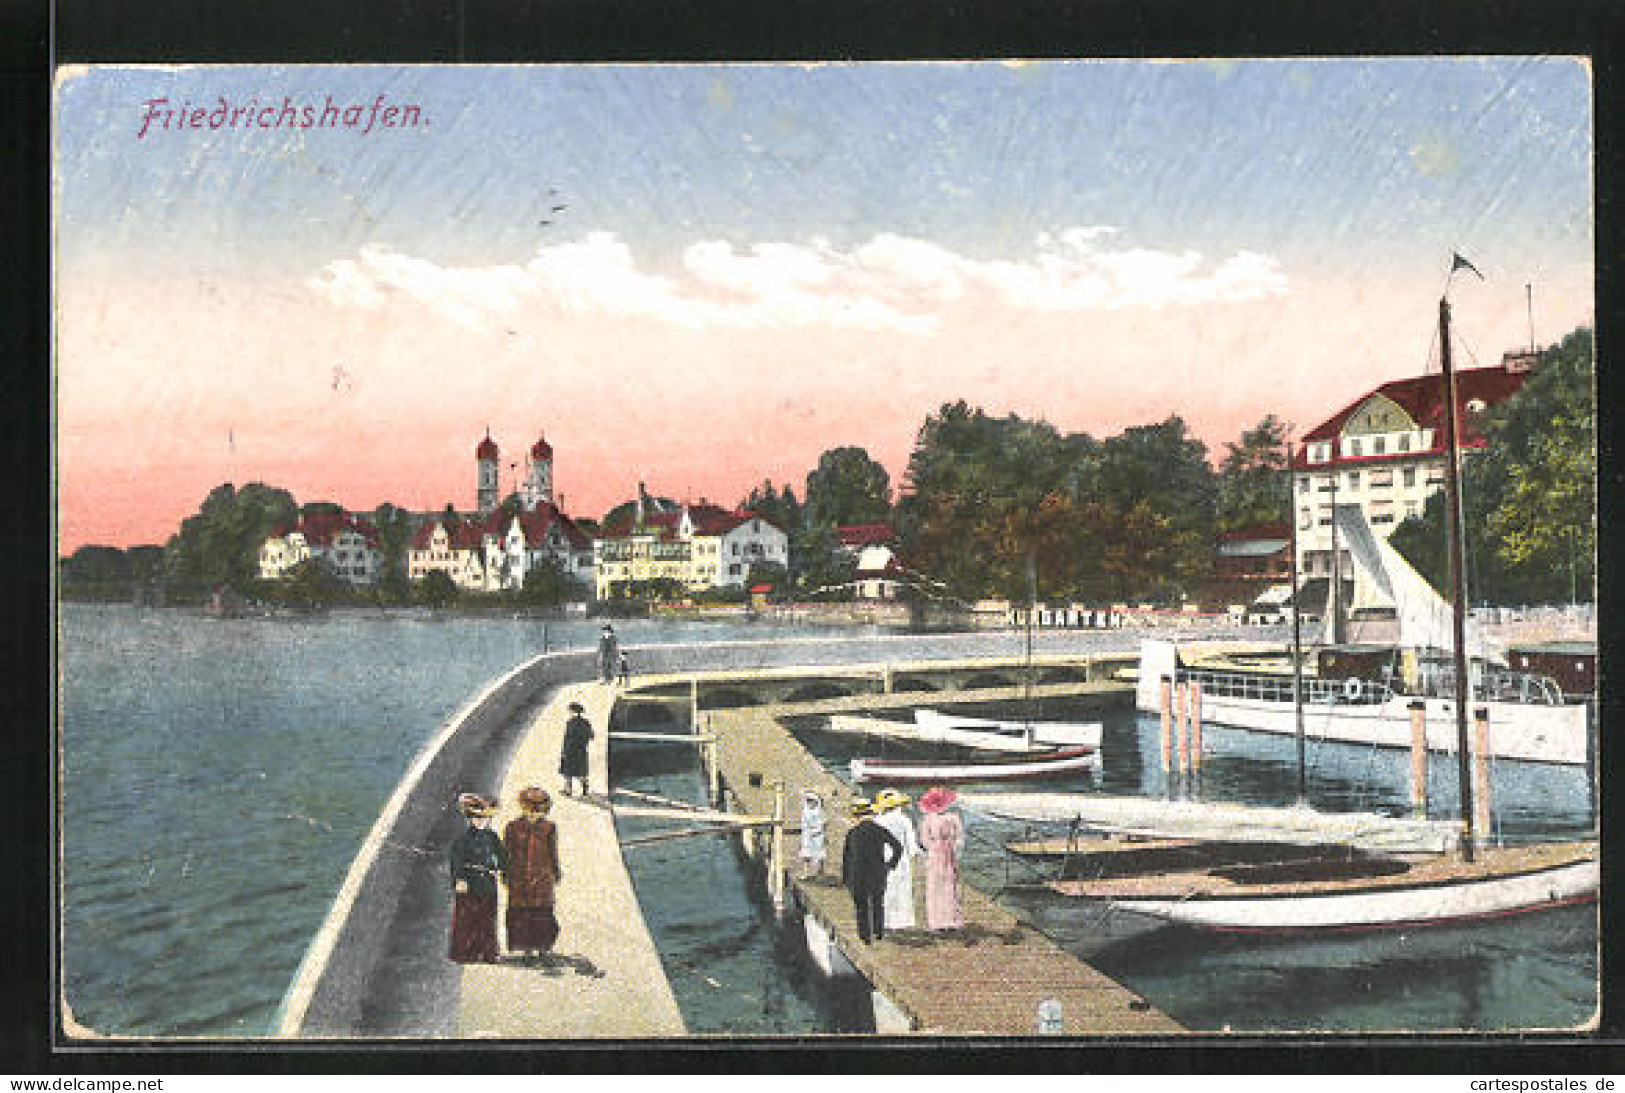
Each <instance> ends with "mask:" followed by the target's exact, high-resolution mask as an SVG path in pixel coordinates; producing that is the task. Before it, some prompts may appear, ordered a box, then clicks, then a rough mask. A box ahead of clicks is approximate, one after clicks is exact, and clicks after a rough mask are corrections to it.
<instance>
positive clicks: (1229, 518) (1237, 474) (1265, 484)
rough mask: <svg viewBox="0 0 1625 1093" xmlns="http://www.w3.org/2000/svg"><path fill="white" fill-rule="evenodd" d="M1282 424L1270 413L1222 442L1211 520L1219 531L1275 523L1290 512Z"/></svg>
mask: <svg viewBox="0 0 1625 1093" xmlns="http://www.w3.org/2000/svg"><path fill="white" fill-rule="evenodd" d="M1291 500H1292V499H1291V483H1290V481H1289V480H1288V475H1287V456H1286V426H1285V425H1284V424H1283V423H1282V422H1281V421H1280V420H1279V419H1278V418H1276V416H1275V415H1274V414H1270V415H1268V416H1266V417H1265V418H1264V420H1263V421H1260V422H1259V423H1258V424H1257V425H1255V426H1253V427H1252V428H1251V429H1248V430H1246V431H1245V432H1243V433H1242V434H1241V439H1240V440H1238V441H1236V442H1234V443H1227V444H1225V456H1224V462H1223V463H1221V464H1220V465H1219V482H1218V498H1217V502H1216V508H1217V512H1216V514H1215V523H1216V526H1217V530H1219V531H1240V530H1241V529H1242V528H1246V527H1251V526H1254V525H1257V524H1278V523H1281V522H1282V521H1284V520H1287V519H1289V518H1290V516H1291Z"/></svg>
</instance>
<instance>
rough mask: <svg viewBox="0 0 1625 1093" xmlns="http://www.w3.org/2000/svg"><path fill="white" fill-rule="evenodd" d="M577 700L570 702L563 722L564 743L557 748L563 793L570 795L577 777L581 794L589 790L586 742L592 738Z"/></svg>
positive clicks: (588, 724) (590, 729) (583, 711)
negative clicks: (562, 779) (562, 777)
mask: <svg viewBox="0 0 1625 1093" xmlns="http://www.w3.org/2000/svg"><path fill="white" fill-rule="evenodd" d="M585 713H586V710H584V709H583V708H582V706H581V703H579V702H572V703H570V719H569V720H568V721H566V722H565V723H564V745H563V746H562V747H561V748H560V749H559V773H560V774H561V775H563V776H564V795H565V796H566V797H569V796H571V790H572V789H573V788H574V784H575V782H576V780H577V779H579V780H580V781H581V795H582V796H583V797H585V796H587V794H588V793H590V792H591V790H590V789H589V788H588V785H587V774H588V764H587V744H588V743H589V742H590V741H591V740H592V724H591V723H590V722H589V721H588V720H587V718H586V717H585V716H584V715H585Z"/></svg>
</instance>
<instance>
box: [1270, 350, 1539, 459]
mask: <svg viewBox="0 0 1625 1093" xmlns="http://www.w3.org/2000/svg"><path fill="white" fill-rule="evenodd" d="M1528 378H1529V373H1527V372H1508V371H1506V369H1504V368H1501V367H1499V366H1497V367H1493V368H1468V369H1464V370H1462V371H1459V372H1457V373H1456V403H1457V406H1458V407H1459V411H1458V413H1457V418H1456V420H1457V421H1458V422H1459V423H1460V425H1461V436H1460V438H1459V439H1460V444H1461V447H1463V448H1481V447H1483V445H1484V438H1483V437H1482V436H1480V435H1479V433H1478V429H1477V422H1476V421H1475V420H1474V415H1472V414H1471V413H1468V412H1467V404H1468V403H1470V402H1473V401H1474V400H1477V401H1479V402H1482V403H1483V404H1484V405H1485V406H1486V407H1489V406H1494V405H1496V404H1497V403H1500V402H1504V401H1506V400H1507V399H1508V398H1510V397H1511V396H1512V395H1513V393H1514V392H1516V391H1517V390H1518V388H1520V387H1522V386H1523V384H1524V381H1525V380H1526V379H1528ZM1374 395H1383V396H1385V397H1386V398H1388V399H1391V400H1392V401H1393V402H1394V403H1396V404H1397V405H1398V406H1399V407H1400V409H1402V410H1404V411H1405V412H1406V413H1407V414H1409V415H1410V416H1411V419H1412V420H1413V421H1415V422H1416V425H1417V427H1418V428H1421V429H1432V430H1433V446H1432V447H1431V448H1426V449H1422V450H1420V451H1410V452H1388V453H1386V454H1384V455H1380V456H1374V457H1373V456H1356V457H1349V456H1343V457H1338V458H1334V459H1331V460H1329V461H1327V462H1323V463H1313V464H1312V463H1309V462H1308V459H1307V454H1308V445H1309V444H1310V443H1312V442H1317V441H1326V440H1335V439H1336V438H1337V437H1338V436H1339V435H1340V434H1341V433H1342V431H1343V426H1344V424H1345V423H1346V422H1347V421H1348V419H1349V418H1350V417H1351V416H1352V415H1353V414H1354V412H1355V411H1356V410H1358V409H1359V408H1360V407H1361V406H1363V405H1365V403H1366V401H1367V400H1368V399H1370V398H1371V397H1373V396H1374ZM1443 451H1444V377H1443V376H1442V375H1428V376H1412V377H1411V378H1409V379H1402V380H1391V381H1389V382H1388V383H1385V384H1383V385H1382V386H1380V387H1378V388H1377V389H1376V390H1374V391H1370V392H1367V393H1366V394H1364V395H1361V396H1360V397H1359V398H1357V399H1355V400H1354V401H1353V402H1351V403H1349V404H1348V405H1347V406H1345V407H1343V409H1341V410H1339V411H1338V412H1337V413H1336V414H1334V415H1332V416H1331V417H1329V418H1327V419H1326V420H1325V421H1323V422H1321V423H1320V424H1319V425H1317V426H1316V427H1315V428H1314V429H1311V430H1310V431H1309V432H1308V433H1305V434H1304V436H1303V439H1302V441H1301V442H1300V443H1299V446H1298V450H1297V451H1296V452H1295V453H1293V459H1292V463H1293V466H1294V467H1295V468H1298V469H1300V470H1301V469H1304V468H1306V467H1324V466H1330V465H1334V464H1336V465H1340V464H1343V463H1353V462H1371V461H1373V460H1375V461H1383V460H1391V459H1396V458H1398V459H1414V458H1415V457H1417V456H1419V455H1430V454H1438V453H1441V452H1443Z"/></svg>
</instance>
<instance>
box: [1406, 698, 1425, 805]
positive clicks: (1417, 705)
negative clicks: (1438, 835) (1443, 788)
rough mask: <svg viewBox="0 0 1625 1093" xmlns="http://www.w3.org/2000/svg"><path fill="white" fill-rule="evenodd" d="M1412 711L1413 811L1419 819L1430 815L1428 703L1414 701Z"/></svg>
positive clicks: (1419, 700) (1411, 706)
mask: <svg viewBox="0 0 1625 1093" xmlns="http://www.w3.org/2000/svg"><path fill="white" fill-rule="evenodd" d="M1408 709H1409V710H1410V711H1411V812H1412V813H1414V814H1415V816H1416V818H1417V819H1418V820H1425V819H1427V816H1428V729H1427V716H1428V712H1427V711H1428V704H1427V703H1426V702H1423V701H1422V700H1421V699H1417V700H1416V701H1414V702H1412V703H1411V704H1410V706H1409V707H1408Z"/></svg>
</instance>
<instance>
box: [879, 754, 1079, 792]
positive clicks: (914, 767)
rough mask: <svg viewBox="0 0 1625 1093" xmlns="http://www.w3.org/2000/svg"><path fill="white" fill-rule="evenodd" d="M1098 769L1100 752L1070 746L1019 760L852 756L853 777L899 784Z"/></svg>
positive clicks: (1006, 779) (1023, 778) (1000, 778)
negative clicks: (947, 760)
mask: <svg viewBox="0 0 1625 1093" xmlns="http://www.w3.org/2000/svg"><path fill="white" fill-rule="evenodd" d="M1099 769H1100V752H1098V751H1096V750H1095V749H1093V748H1069V749H1066V750H1063V751H1060V752H1056V753H1053V754H1052V755H1051V757H1049V758H1043V759H1038V758H1034V759H1031V760H1026V761H1018V762H984V763H977V762H969V763H932V762H928V761H915V762H910V761H908V760H881V759H854V760H852V762H851V772H852V780H853V781H854V782H858V783H865V782H894V783H900V784H921V783H927V782H930V783H949V782H1014V781H1031V780H1033V779H1037V778H1059V777H1066V776H1068V775H1073V774H1077V773H1078V772H1080V771H1086V770H1095V771H1098V770H1099Z"/></svg>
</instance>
